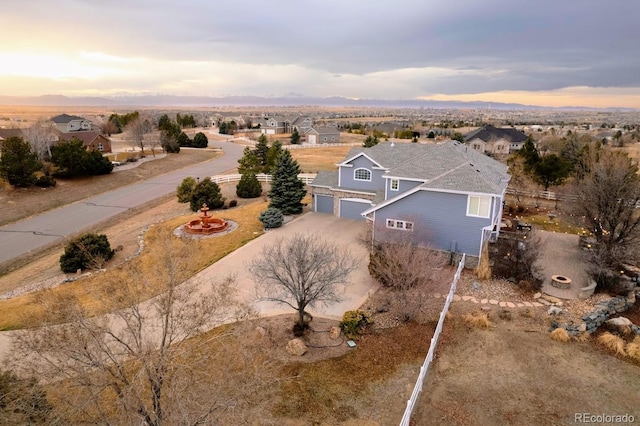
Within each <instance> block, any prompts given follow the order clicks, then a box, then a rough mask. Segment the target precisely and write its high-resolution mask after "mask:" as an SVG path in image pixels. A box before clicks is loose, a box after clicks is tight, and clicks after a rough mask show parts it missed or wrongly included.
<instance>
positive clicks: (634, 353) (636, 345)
mask: <svg viewBox="0 0 640 426" xmlns="http://www.w3.org/2000/svg"><path fill="white" fill-rule="evenodd" d="M625 352H626V353H627V356H628V357H629V358H631V359H633V360H635V361H638V362H640V336H636V337H634V338H633V341H631V342H629V343H627V347H626V348H625Z"/></svg>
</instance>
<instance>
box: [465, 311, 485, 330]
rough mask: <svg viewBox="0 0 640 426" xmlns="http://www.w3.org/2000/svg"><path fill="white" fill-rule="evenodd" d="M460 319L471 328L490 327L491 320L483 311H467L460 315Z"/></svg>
mask: <svg viewBox="0 0 640 426" xmlns="http://www.w3.org/2000/svg"><path fill="white" fill-rule="evenodd" d="M462 321H463V322H464V323H465V324H466V325H467V326H469V327H472V328H489V327H491V321H489V317H488V316H487V314H483V313H478V312H475V313H469V314H465V315H463V316H462Z"/></svg>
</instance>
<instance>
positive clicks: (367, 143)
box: [362, 135, 380, 148]
mask: <svg viewBox="0 0 640 426" xmlns="http://www.w3.org/2000/svg"><path fill="white" fill-rule="evenodd" d="M378 142H380V141H379V140H378V135H374V136H371V135H369V136H367V138H366V139H365V140H364V143H363V144H362V146H363V147H364V148H371V147H372V146H376V145H378Z"/></svg>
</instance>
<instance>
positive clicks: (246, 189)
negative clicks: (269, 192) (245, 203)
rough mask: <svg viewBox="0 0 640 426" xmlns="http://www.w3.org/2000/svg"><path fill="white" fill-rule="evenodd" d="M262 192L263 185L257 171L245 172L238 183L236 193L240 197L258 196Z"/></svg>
mask: <svg viewBox="0 0 640 426" xmlns="http://www.w3.org/2000/svg"><path fill="white" fill-rule="evenodd" d="M260 194H262V185H261V184H260V181H258V178H257V177H256V174H255V173H243V174H242V177H241V178H240V182H238V185H236V195H237V196H238V197H240V198H256V197H259V196H260Z"/></svg>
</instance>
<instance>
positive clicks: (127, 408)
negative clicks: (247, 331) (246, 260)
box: [14, 239, 246, 425]
mask: <svg viewBox="0 0 640 426" xmlns="http://www.w3.org/2000/svg"><path fill="white" fill-rule="evenodd" d="M163 247H164V248H163V249H162V250H160V251H159V252H158V253H156V254H155V256H154V257H155V259H154V262H153V263H149V264H142V262H139V263H137V264H135V265H131V267H130V268H129V269H124V270H121V271H119V273H113V274H111V275H110V277H111V279H110V281H109V282H108V283H107V284H106V286H105V288H103V289H102V291H101V293H100V295H99V296H100V297H99V299H98V300H100V301H101V303H103V304H105V305H106V306H107V307H109V308H113V311H112V313H111V314H109V315H104V316H99V317H91V316H90V313H89V312H88V311H87V308H86V307H85V306H84V305H82V304H81V303H79V301H78V300H76V299H75V298H74V297H69V296H59V294H60V293H59V292H57V293H54V292H51V293H50V294H49V295H48V296H46V297H42V298H41V300H40V302H41V303H42V304H43V305H44V312H45V313H44V320H45V321H44V322H45V324H44V325H39V326H38V327H34V328H31V329H28V330H24V331H21V332H18V333H17V334H16V336H15V339H14V347H15V349H16V351H15V355H16V356H17V360H18V361H17V363H16V365H17V366H18V368H19V369H20V371H25V372H27V373H29V374H31V375H34V376H36V377H38V378H40V379H41V380H42V381H43V382H44V383H49V384H50V383H53V382H55V383H56V386H55V391H54V394H53V397H52V398H53V399H54V400H55V401H56V403H55V405H56V407H57V408H58V409H59V411H58V415H59V416H60V418H61V422H62V423H63V424H64V423H76V422H78V423H95V422H104V423H107V424H109V423H111V422H113V423H115V424H133V423H142V424H145V425H161V424H200V423H203V422H204V421H206V419H207V418H209V417H210V416H211V415H212V413H214V412H215V411H216V410H224V409H226V408H227V407H228V406H229V405H231V404H232V403H231V402H230V401H229V400H226V399H224V398H218V397H217V395H216V394H215V393H212V392H211V390H210V389H209V390H208V391H203V389H201V388H200V387H199V386H198V385H197V380H199V379H198V378H199V377H200V378H201V375H202V371H203V370H206V369H207V368H211V364H213V361H212V360H211V358H209V357H208V356H206V355H204V354H201V353H200V352H201V351H202V349H201V347H202V345H203V344H204V343H206V342H204V341H203V340H202V339H199V338H198V339H193V338H194V337H196V336H198V335H199V334H200V333H202V332H203V331H206V330H209V329H211V328H212V327H213V326H215V325H218V324H220V323H222V322H225V321H229V320H235V319H237V318H238V316H240V315H242V314H243V313H246V311H245V310H243V309H241V308H242V307H241V306H240V305H239V304H238V303H237V302H236V300H235V297H234V288H233V285H232V281H233V280H232V279H231V278H227V279H224V280H222V281H221V282H217V283H210V285H206V283H203V282H200V281H196V280H193V281H190V282H186V283H183V281H184V280H185V279H186V278H187V277H186V276H185V270H186V269H185V268H184V262H186V261H187V260H188V259H189V254H190V251H189V250H188V249H187V247H186V246H185V245H184V244H183V243H182V242H180V241H175V239H167V241H166V244H164V245H163ZM149 286H153V287H154V288H156V289H159V290H161V291H162V293H161V294H160V295H159V296H157V297H154V298H153V299H151V300H147V301H143V299H144V294H148V292H146V291H145V288H147V287H149ZM55 294H57V295H58V296H55ZM122 306H125V307H124V308H122ZM60 322H62V323H60ZM223 336H224V333H223V334H218V335H214V337H212V338H210V339H209V340H211V339H218V338H222V337H223ZM198 392H204V393H205V394H206V398H202V397H201V396H202V395H199V394H198Z"/></svg>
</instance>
